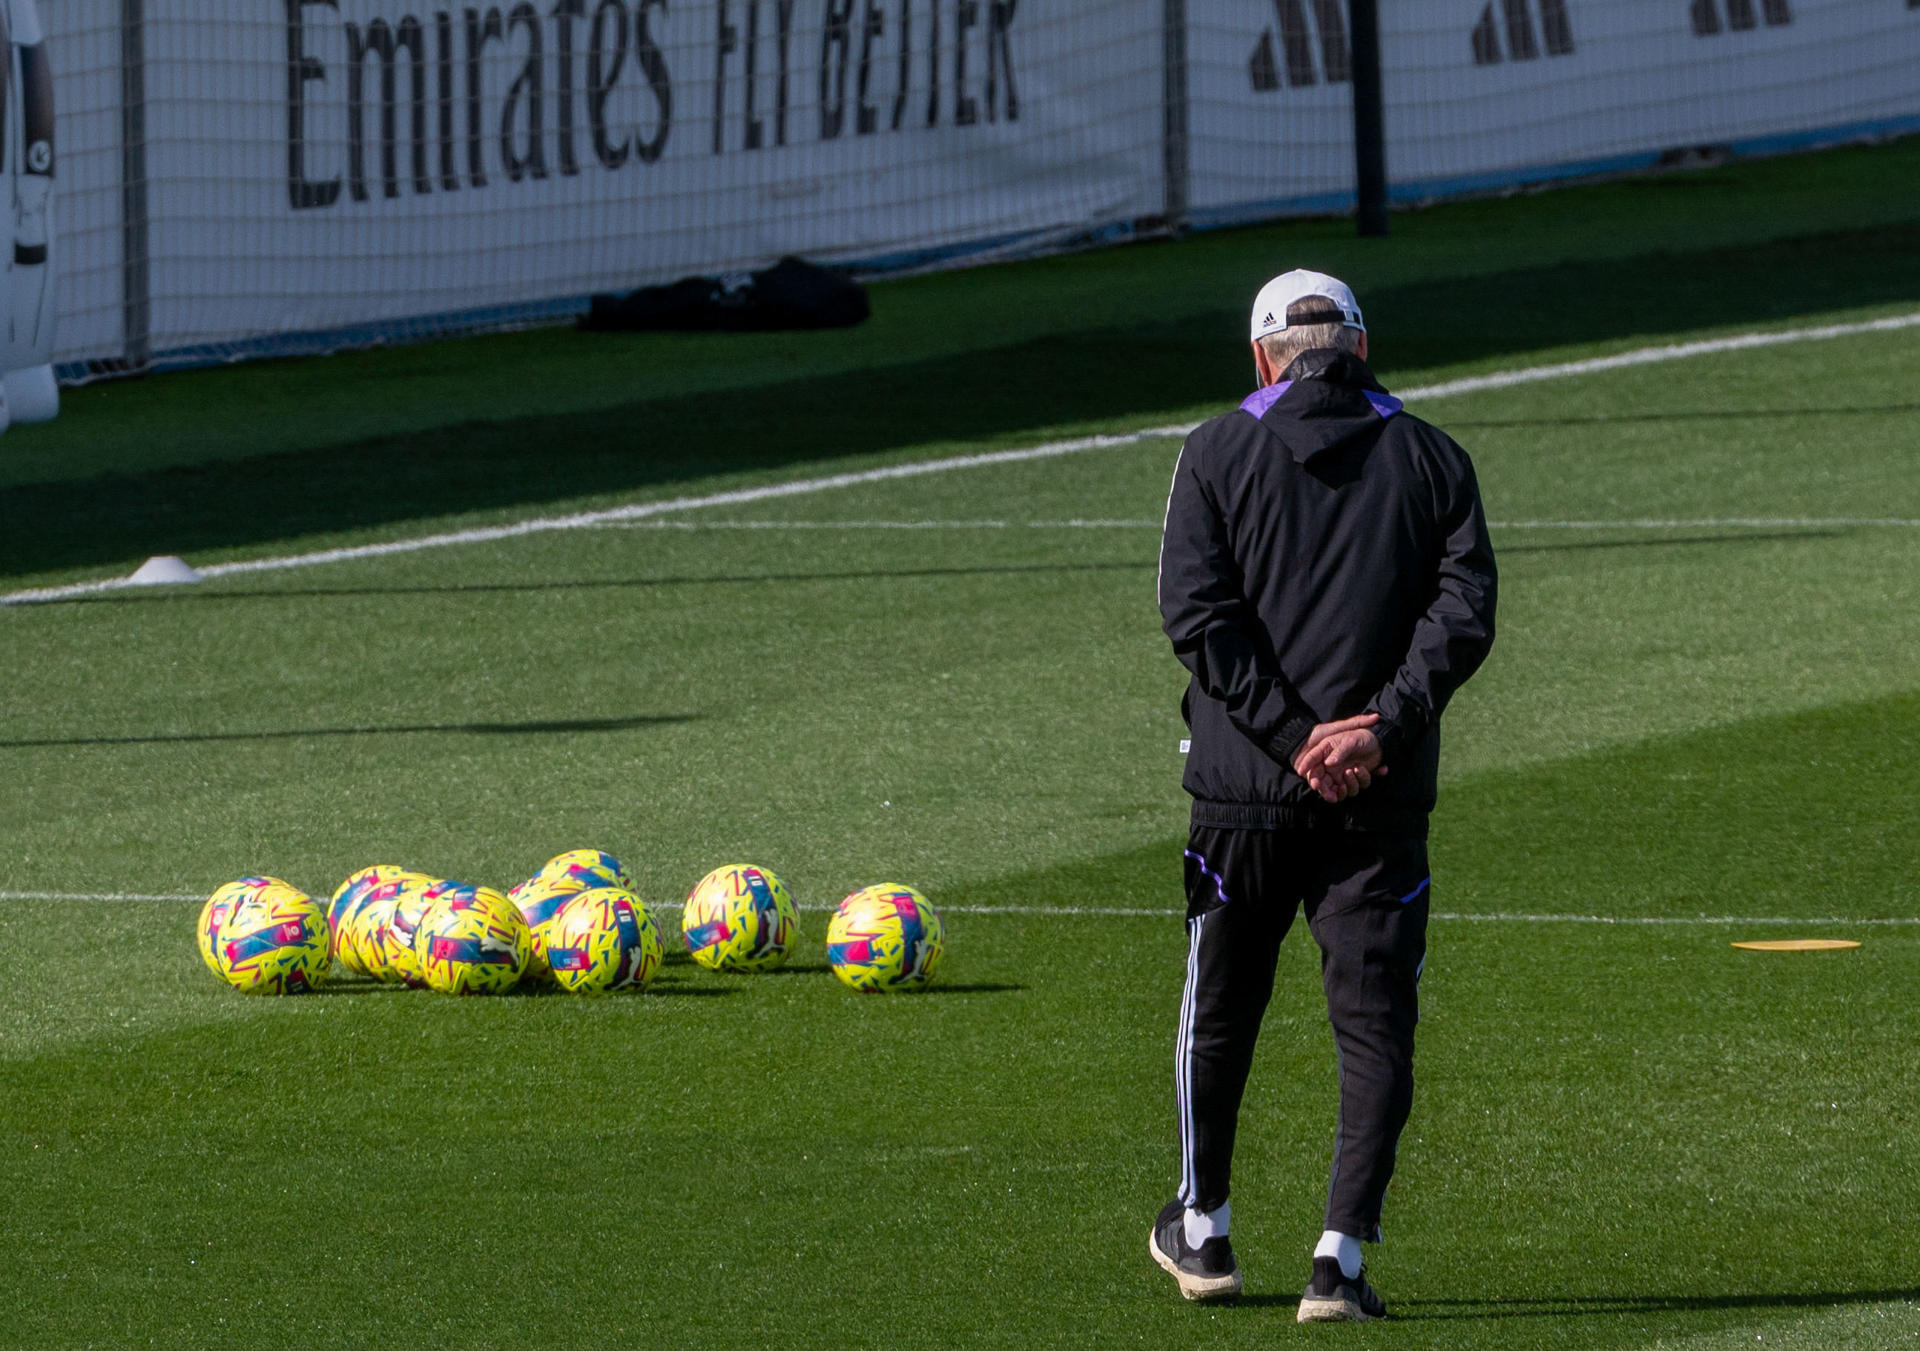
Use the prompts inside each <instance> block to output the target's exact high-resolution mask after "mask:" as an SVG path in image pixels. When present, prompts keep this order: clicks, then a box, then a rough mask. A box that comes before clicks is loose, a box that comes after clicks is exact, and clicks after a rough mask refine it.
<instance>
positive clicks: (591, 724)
mask: <svg viewBox="0 0 1920 1351" xmlns="http://www.w3.org/2000/svg"><path fill="white" fill-rule="evenodd" d="M699 716H700V715H699V714H697V713H669V714H661V715H658V716H652V717H636V718H559V719H551V720H542V721H538V722H455V723H420V724H413V725H402V726H397V727H308V728H302V729H297V730H289V731H281V732H179V733H153V734H151V735H147V736H91V737H42V738H34V739H29V740H21V741H0V750H23V749H28V748H32V747H45V746H154V745H180V744H192V743H195V742H202V741H297V740H303V739H305V738H308V737H335V736H411V735H414V734H417V733H428V734H444V733H452V734H456V735H469V736H558V735H565V734H568V733H573V732H631V731H636V730H638V729H640V728H644V727H661V726H669V725H671V724H673V723H681V722H693V721H695V720H696V719H698V718H699Z"/></svg>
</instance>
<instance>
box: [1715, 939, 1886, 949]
mask: <svg viewBox="0 0 1920 1351" xmlns="http://www.w3.org/2000/svg"><path fill="white" fill-rule="evenodd" d="M1734 946H1735V947H1736V948H1747V949H1749V950H1751V951H1753V952H1831V951H1833V950H1834V949H1835V948H1857V947H1859V946H1860V945H1859V944H1858V943H1856V942H1854V941H1853V940H1852V939H1851V938H1768V939H1764V940H1762V941H1760V942H1755V943H1735V944H1734Z"/></svg>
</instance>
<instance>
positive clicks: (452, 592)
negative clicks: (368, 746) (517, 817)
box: [42, 559, 1155, 731]
mask: <svg viewBox="0 0 1920 1351" xmlns="http://www.w3.org/2000/svg"><path fill="white" fill-rule="evenodd" d="M1154 566H1155V562H1154V560H1152V559H1143V560H1142V561H1140V562H1137V563H1007V564H998V565H995V566H991V567H976V568H889V569H875V570H868V571H860V572H767V573H746V574H721V575H718V576H712V577H611V578H594V579H592V580H581V581H572V582H482V583H476V584H470V585H469V584H459V585H448V586H341V587H303V588H300V589H299V590H285V591H280V590H274V591H201V590H199V589H197V588H194V587H191V586H189V587H182V588H178V589H173V588H168V589H165V590H152V591H114V592H109V593H106V594H104V595H92V596H74V597H71V598H69V599H67V600H62V601H47V602H42V603H43V604H50V605H143V604H147V605H150V604H153V603H155V602H159V603H162V604H166V603H175V602H182V601H186V602H192V601H201V602H212V603H220V602H225V601H256V600H313V599H317V598H328V597H351V596H465V595H473V596H483V595H495V594H501V593H507V594H512V593H530V594H531V593H539V592H546V591H624V590H640V589H646V588H651V587H670V586H752V585H756V584H762V583H769V582H772V583H791V582H888V581H919V580H924V579H927V578H932V577H1001V576H1017V575H1020V574H1022V573H1056V574H1065V573H1084V572H1139V571H1142V570H1144V569H1149V568H1152V567H1154ZM424 730H431V731H440V730H449V729H442V728H429V729H424Z"/></svg>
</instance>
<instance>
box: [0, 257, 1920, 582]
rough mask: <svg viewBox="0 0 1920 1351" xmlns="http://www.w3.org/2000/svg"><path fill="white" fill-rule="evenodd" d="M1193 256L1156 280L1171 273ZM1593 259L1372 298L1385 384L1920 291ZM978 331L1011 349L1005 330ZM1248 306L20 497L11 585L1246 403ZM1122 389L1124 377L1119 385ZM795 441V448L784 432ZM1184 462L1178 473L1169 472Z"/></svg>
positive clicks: (1884, 261)
mask: <svg viewBox="0 0 1920 1351" xmlns="http://www.w3.org/2000/svg"><path fill="white" fill-rule="evenodd" d="M1181 257H1182V255H1181V253H1180V251H1179V246H1177V245H1171V246H1166V247H1164V248H1158V249H1153V250H1147V249H1142V250H1141V251H1140V252H1139V253H1138V254H1137V259H1138V261H1137V263H1136V264H1134V265H1135V266H1137V267H1139V268H1141V269H1143V270H1152V269H1165V270H1173V269H1178V268H1179V267H1180V266H1181ZM1628 261H1629V260H1621V259H1606V260H1600V261H1590V262H1573V263H1565V264H1560V265H1557V266H1553V267H1542V268H1528V269H1516V270H1513V271H1509V272H1504V273H1494V274H1485V275H1465V276H1458V277H1448V278H1445V279H1441V280H1435V281H1426V282H1419V283H1414V284H1408V285H1403V286H1398V287H1386V288H1382V289H1380V290H1377V291H1373V292H1370V293H1368V294H1367V295H1366V297H1365V300H1366V304H1367V317H1368V319H1369V321H1370V325H1369V326H1370V328H1371V330H1372V332H1373V334H1374V338H1375V348H1376V352H1377V355H1378V358H1379V361H1380V363H1381V366H1382V369H1383V370H1386V371H1388V372H1391V371H1395V370H1415V369H1432V368H1438V367H1443V366H1449V365H1454V364H1457V363H1461V362H1471V361H1476V360H1487V359H1491V358H1496V357H1504V356H1509V355H1512V356H1514V357H1516V358H1520V357H1521V356H1522V354H1527V353H1532V352H1536V351H1540V350H1542V349H1548V348H1554V347H1560V346H1564V345H1567V344H1575V343H1589V342H1606V341H1624V340H1644V341H1648V342H1655V341H1658V340H1659V339H1660V338H1661V337H1662V336H1664V335H1667V334H1671V333H1674V332H1677V331H1682V330H1683V329H1684V330H1685V331H1698V330H1699V329H1701V328H1708V327H1715V326H1743V325H1753V324H1766V323H1782V322H1788V321H1791V320H1792V319H1794V318H1796V317H1798V316H1801V315H1805V314H1812V313H1821V312H1830V311H1832V310H1834V309H1836V308H1841V307H1846V306H1854V305H1869V304H1884V303H1888V302H1891V301H1896V300H1904V299H1907V298H1910V297H1914V296H1920V225H1912V224H1903V225H1893V226H1884V227H1878V228H1872V229H1863V230H1856V231H1849V232H1842V233H1837V234H1830V235H1824V236H1811V237H1806V238H1802V239H1797V240H1786V241H1778V242H1774V243H1769V244H1763V245H1757V246H1749V247H1743V248H1726V249H1714V250H1697V251H1693V252H1685V253H1680V252H1676V253H1660V254H1649V255H1643V256H1641V257H1638V258H1635V259H1632V260H1630V262H1631V265H1628ZM971 322H973V323H975V324H977V326H978V331H979V333H980V335H981V336H982V338H983V339H984V340H989V341H990V334H991V332H992V328H991V325H992V323H993V316H992V315H991V314H981V315H978V316H974V317H972V319H971ZM1245 322H1246V314H1245V311H1244V310H1243V309H1240V308H1238V306H1235V307H1234V308H1232V309H1231V310H1230V311H1229V310H1225V309H1222V310H1218V311H1213V312H1208V313H1202V314H1197V315H1192V316H1189V317H1186V318H1183V319H1179V320H1174V321H1169V322H1148V323H1142V324H1138V325H1134V326H1131V327H1126V328H1122V329H1113V328H1107V329H1093V330H1088V331H1083V332H1073V333H1063V334H1058V335H1055V336H1051V337H1047V338H1043V339H1039V340H1035V341H1029V342H1023V343H1018V344H1013V345H1008V346H1002V347H989V348H984V349H980V350H975V351H971V352H962V353H958V354H953V355H945V356H941V357H938V358H935V359H931V360H924V361H919V362H912V363H903V364H900V365H893V366H880V367H874V368H870V369H865V370H858V371H850V372H847V373H844V374H840V375H832V376H818V375H811V376H807V377H806V378H803V379H789V380H787V381H785V382H775V383H768V384H764V385H759V386H752V387H747V388H739V389H731V390H727V391H726V392H724V393H713V392H701V393H697V394H688V395H676V396H673V397H666V398H656V399H649V400H642V401H636V402H634V403H631V404H627V405H625V406H622V407H617V408H608V409H598V410H593V411H590V412H583V413H572V414H565V415H558V416H537V417H525V418H518V419H509V420H503V421H500V422H489V423H470V424H465V425H460V426H447V427H441V428H437V429H434V430H431V431H427V432H421V433H416V434H410V435H405V436H386V437H378V438H374V439H370V440H367V441H363V442H360V443H357V444H353V445H344V446H334V447H328V448H326V449H322V450H315V451H308V452H295V453H286V454H274V453H272V450H273V442H272V436H273V433H272V430H271V428H272V424H273V420H274V419H275V418H278V417H290V416H297V415H298V411H297V410H295V409H291V408H284V407H278V406H276V407H269V408H263V409H261V410H260V414H259V416H260V419H261V424H262V427H263V430H262V433H261V441H262V448H263V451H265V452H266V453H263V454H262V455H261V456H259V457H257V458H254V459H249V460H242V461H233V462H223V463H218V464H211V465H203V466H198V467H193V468H182V469H169V470H164V471H158V472H153V473H144V474H124V475H106V476H101V477H97V478H92V479H86V480H76V481H69V482H57V483H39V484H26V485H19V486H16V487H12V488H8V489H4V490H0V575H19V574H25V573H34V572H43V571H50V570H54V569H60V568H75V567H90V566H98V565H102V564H108V563H120V562H124V561H131V560H137V559H141V558H145V557H147V556H149V555H152V554H168V553H171V554H183V555H189V556H190V555H192V554H194V553H198V552H204V551H206V550H208V549H214V548H225V547H232V546H239V545H250V544H260V543H265V542H269V541H276V540H287V539H293V538H297V537H301V536H306V535H315V534H324V533H332V532H338V531H343V530H355V529H364V528H368V527H376V526H385V525H392V524H396V523H401V522H408V521H419V520H426V519H432V518H445V517H448V516H454V515H459V514H462V513H468V512H484V511H494V510H512V511H515V512H523V511H526V510H529V509H534V508H538V507H540V506H542V505H546V504H553V503H560V502H570V503H578V502H580V501H581V500H583V499H593V498H596V497H598V498H606V497H630V496H631V495H633V494H635V493H636V492H639V491H642V490H649V491H660V490H664V489H667V488H670V487H671V485H674V484H678V483H684V482H688V481H691V480H696V479H704V478H708V477H710V476H713V475H720V474H733V473H768V472H774V471H778V470H781V469H784V468H787V467H789V466H793V465H797V464H802V463H823V462H830V461H834V460H840V459H844V458H846V457H849V456H859V455H872V454H876V453H882V452H886V451H892V450H896V449H899V448H902V447H910V446H924V445H928V444H930V443H933V442H948V443H968V444H974V445H978V444H982V443H988V444H991V443H994V442H996V441H1004V440H1005V439H1007V438H1019V439H1020V440H1021V441H1025V440H1028V439H1031V437H1032V436H1033V435H1034V432H1033V430H1032V429H1035V428H1069V427H1086V426H1093V425H1101V424H1111V423H1112V422H1113V421H1114V420H1116V419H1123V420H1133V421H1137V420H1139V419H1142V418H1146V417H1164V416H1165V415H1166V414H1167V412H1168V410H1182V409H1197V408H1218V409H1221V410H1224V409H1226V408H1228V407H1231V406H1232V405H1233V404H1234V403H1235V402H1237V401H1238V400H1239V399H1240V397H1241V396H1242V395H1244V394H1245V393H1246V391H1247V386H1248V384H1249V382H1250V381H1251V379H1252V375H1251V372H1250V371H1249V370H1248V368H1247V367H1248V360H1247V353H1246V347H1245V341H1246V340H1245V336H1244V334H1245V330H1244V324H1245ZM1117 373H1124V376H1123V377H1122V376H1120V375H1118V374H1117ZM770 428H777V429H778V431H777V433H770V432H769V430H768V429H770ZM1169 458H1171V457H1169Z"/></svg>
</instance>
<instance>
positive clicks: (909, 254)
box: [55, 0, 1162, 362]
mask: <svg viewBox="0 0 1920 1351" xmlns="http://www.w3.org/2000/svg"><path fill="white" fill-rule="evenodd" d="M436 3H437V7H436V4H429V3H422V2H421V0H337V3H335V2H334V0H280V3H275V4H265V3H260V2H259V0H145V4H144V11H145V12H144V16H143V23H142V25H141V39H142V42H141V45H142V48H143V55H144V67H143V81H142V82H143V84H144V94H145V98H144V128H145V139H144V142H143V144H141V145H140V146H139V147H137V149H138V151H139V153H140V156H141V157H142V158H143V160H144V166H143V167H144V173H145V178H146V201H145V207H146V215H145V221H144V227H143V228H142V229H140V230H137V231H126V232H123V231H122V230H120V229H119V222H120V220H121V217H122V206H123V204H122V203H121V201H120V200H119V197H120V173H119V170H120V168H121V163H122V161H123V160H124V159H125V158H126V155H125V153H124V152H125V149H126V148H125V147H123V146H122V145H121V144H120V132H121V122H120V119H119V118H118V116H117V115H116V114H115V111H114V109H115V104H116V100H115V99H114V98H112V97H111V95H112V94H114V93H117V92H118V89H117V86H118V85H119V83H120V80H119V69H120V51H121V47H122V45H123V38H124V29H123V26H122V25H121V23H120V16H121V13H122V11H123V10H125V9H126V8H127V6H126V4H125V3H124V0H88V2H87V3H81V4H76V5H72V6H63V7H62V8H61V10H60V12H59V14H58V18H59V20H60V28H59V31H57V32H56V33H55V40H56V48H55V50H56V53H57V54H58V58H59V60H60V63H61V68H62V70H63V72H65V73H64V74H63V76H62V85H61V92H62V94H63V96H64V97H66V98H67V99H68V100H69V102H68V103H67V105H66V106H67V107H85V108H89V109H93V108H101V109H103V110H104V111H105V113H106V115H104V116H96V115H93V114H91V113H89V114H86V115H85V117H84V120H83V121H68V122H67V123H66V125H64V126H63V128H62V130H63V132H64V134H65V136H66V139H67V145H66V156H67V158H66V160H65V164H66V166H67V167H68V169H69V172H68V173H67V174H65V175H64V176H63V181H62V200H63V203H64V209H65V212H66V213H67V216H68V219H69V220H72V219H78V218H84V219H85V220H86V221H87V222H88V226H87V228H86V229H85V230H83V231H74V230H71V229H70V230H69V231H68V232H67V233H66V234H65V235H63V244H64V248H63V259H62V261H63V264H64V266H63V273H64V275H65V276H66V277H67V278H69V279H70V285H69V289H68V292H67V294H68V296H69V297H70V298H71V299H70V302H69V303H71V304H72V308H71V310H70V311H69V315H70V322H69V325H68V326H67V328H66V329H65V332H64V340H63V342H62V344H61V358H62V360H63V361H66V362H74V361H82V360H87V359H96V360H98V359H112V358H115V357H118V356H120V355H121V354H122V353H123V351H124V350H125V346H126V339H127V334H126V324H125V322H124V318H123V316H121V315H119V314H117V313H115V312H114V307H113V304H112V303H111V302H112V300H113V298H114V297H115V295H116V294H117V293H118V292H119V291H120V290H121V289H122V280H123V279H122V273H123V271H124V268H123V262H124V257H125V255H124V252H123V247H122V243H123V235H124V237H125V239H126V240H129V241H134V242H135V245H136V246H137V241H138V240H139V239H141V238H144V241H145V252H146V257H147V261H148V267H147V273H146V283H147V287H148V290H149V294H150V298H151V299H150V308H149V311H148V315H147V324H148V327H147V332H146V334H145V342H146V346H147V348H148V350H150V352H151V353H152V354H153V355H154V356H155V357H156V358H157V359H161V360H163V361H164V360H165V359H167V358H168V356H169V354H173V356H175V357H180V356H185V357H188V358H192V357H199V358H202V359H204V358H206V357H220V356H227V355H235V354H244V353H246V352H249V351H287V350H305V349H311V348H313V347H316V346H337V345H342V344H345V343H351V342H355V341H367V340H370V339H373V338H377V337H381V336H397V337H405V336H414V335H419V334H424V333H429V332H435V331H444V330H447V329H452V328H461V327H474V326H485V325H488V324H497V323H501V322H507V321H511V320H513V319H516V318H519V319H526V318H537V317H539V316H543V315H548V316H551V315H558V314H564V313H570V312H573V311H575V310H577V309H579V308H581V301H582V298H583V297H585V296H586V295H587V294H588V293H590V292H593V291H603V290H616V289H626V288H629V287H632V286H635V285H639V284H642V283H646V282H654V281H662V280H668V279H671V278H674V277H679V276H683V275H687V274H689V273H696V272H698V273H715V272H723V271H729V270H740V269H747V268H753V267H759V266H764V265H765V264H767V263H770V262H772V261H773V260H774V259H775V258H777V257H779V256H781V255H783V254H789V253H793V254H800V255H802V256H805V257H807V258H809V259H812V260H814V261H825V262H842V261H846V262H857V263H862V264H866V265H869V266H873V267H898V266H906V265H912V264H915V263H919V262H928V261H938V260H939V259H940V258H942V257H943V256H945V255H947V254H949V253H970V252H978V251H983V250H991V249H994V248H996V247H1013V246H1017V245H1024V246H1026V247H1030V248H1031V247H1044V246H1046V245H1048V244H1053V245H1058V244H1060V243H1063V242H1066V241H1067V240H1069V239H1071V238H1073V237H1075V236H1079V235H1082V234H1085V233H1086V232H1088V231H1090V230H1098V229H1100V228H1101V227H1103V226H1122V227H1123V226H1125V224H1126V223H1128V222H1131V221H1133V220H1135V219H1137V218H1139V217H1141V216H1145V215H1149V214H1151V213H1152V212H1153V211H1155V210H1157V208H1158V204H1159V197H1160V190H1161V188H1160V168H1159V158H1160V122H1161V115H1162V100H1161V88H1160V83H1161V64H1162V63H1161V59H1160V39H1161V26H1160V18H1159V8H1158V5H1157V4H1156V3H1148V2H1147V0H1135V2H1134V3H1128V4H1118V5H1108V6H1105V7H1102V9H1101V10H1100V11H1099V12H1097V13H1086V12H1080V11H1072V10H1063V9H1062V8H1061V7H1058V6H1047V5H1044V4H1037V3H1035V0H959V2H958V3H956V0H727V3H719V2H718V0H708V2H707V3H703V4H696V3H690V2H687V0H675V3H673V4H671V5H669V4H667V3H664V2H663V0H560V3H558V4H554V3H551V0H545V2H544V3H543V4H542V5H541V6H540V7H539V8H535V7H534V6H533V5H531V4H528V3H518V4H514V3H507V4H493V5H464V6H462V5H452V4H447V3H445V0H436ZM103 92H104V93H105V94H106V95H107V97H105V98H103ZM356 95H357V97H355V96H356ZM356 105H357V109H358V112H357V115H356V112H355V109H356ZM63 116H64V114H63ZM96 223H97V226H98V228H96ZM301 335H306V336H304V337H303V336H301ZM315 335H317V336H315Z"/></svg>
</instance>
